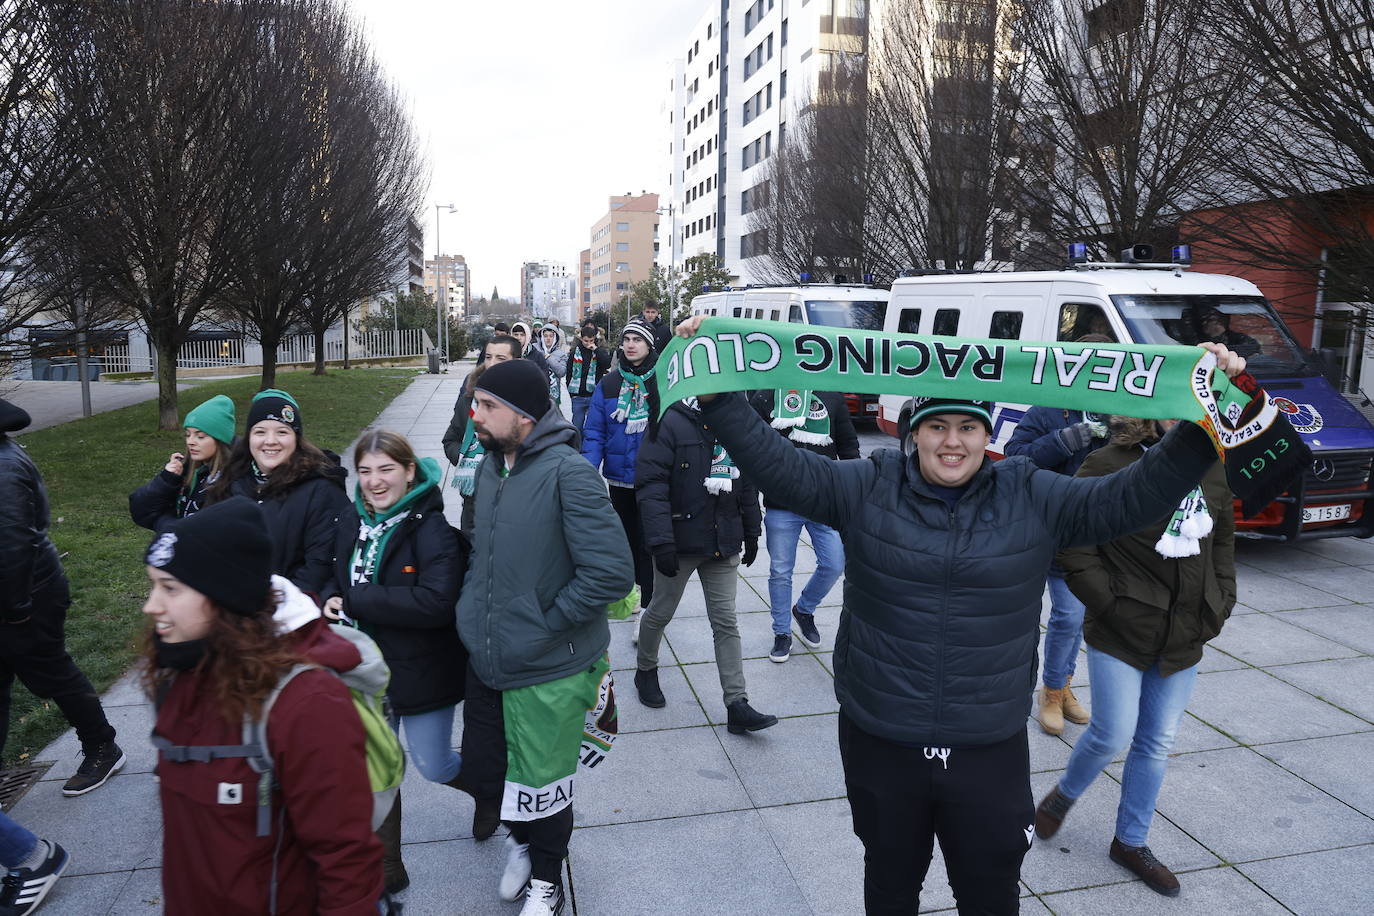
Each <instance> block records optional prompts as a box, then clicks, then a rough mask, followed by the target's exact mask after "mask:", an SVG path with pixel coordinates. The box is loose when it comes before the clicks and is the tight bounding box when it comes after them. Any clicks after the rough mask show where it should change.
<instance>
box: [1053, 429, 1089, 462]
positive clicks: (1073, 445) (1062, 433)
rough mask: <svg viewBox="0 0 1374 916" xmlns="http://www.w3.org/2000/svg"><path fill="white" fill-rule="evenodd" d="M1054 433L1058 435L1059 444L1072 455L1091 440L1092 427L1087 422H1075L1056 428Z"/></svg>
mask: <svg viewBox="0 0 1374 916" xmlns="http://www.w3.org/2000/svg"><path fill="white" fill-rule="evenodd" d="M1055 435H1056V436H1058V437H1059V444H1060V445H1062V446H1064V448H1065V450H1066V451H1068V453H1069V454H1070V455H1072V454H1073V453H1074V452H1076V451H1078V450H1079V449H1084V448H1087V447H1088V444H1089V443H1091V442H1092V441H1093V428H1092V426H1090V425H1089V424H1087V423H1075V424H1074V425H1073V426H1066V427H1064V428H1063V429H1060V430H1056V431H1055Z"/></svg>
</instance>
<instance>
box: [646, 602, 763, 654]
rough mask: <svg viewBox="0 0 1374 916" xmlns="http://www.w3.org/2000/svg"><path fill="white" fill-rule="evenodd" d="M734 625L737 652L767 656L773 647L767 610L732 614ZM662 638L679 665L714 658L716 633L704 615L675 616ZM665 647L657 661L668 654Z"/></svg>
mask: <svg viewBox="0 0 1374 916" xmlns="http://www.w3.org/2000/svg"><path fill="white" fill-rule="evenodd" d="M735 624H736V626H737V627H738V628H739V638H740V651H741V653H742V654H743V656H744V657H745V658H766V657H767V656H768V651H769V650H770V649H772V648H773V618H772V615H770V614H767V613H758V612H752V613H748V614H739V613H736V614H735ZM663 635H664V639H665V641H666V642H667V643H668V645H669V646H672V655H675V656H677V660H678V662H680V663H681V664H684V665H687V664H694V663H696V662H713V661H715V660H716V651H715V636H714V634H713V632H712V630H711V624H710V621H708V620H707V619H706V618H705V617H684V618H682V619H681V620H679V619H677V617H676V616H674V618H673V620H672V622H671V623H669V624H668V626H667V628H666V629H665V630H664V631H663ZM667 651H668V650H667V647H664V648H663V649H661V650H660V651H659V658H660V661H661V660H662V658H663V656H664V655H665V654H666V653H667Z"/></svg>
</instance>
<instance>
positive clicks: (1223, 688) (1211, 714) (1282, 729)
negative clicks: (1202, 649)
mask: <svg viewBox="0 0 1374 916" xmlns="http://www.w3.org/2000/svg"><path fill="white" fill-rule="evenodd" d="M1188 710H1189V711H1190V712H1192V714H1193V715H1195V716H1197V717H1198V718H1199V719H1201V720H1202V721H1203V722H1206V723H1207V724H1208V725H1211V726H1212V727H1213V728H1218V729H1220V730H1221V731H1223V732H1225V733H1226V734H1228V735H1230V736H1231V737H1232V738H1235V739H1236V740H1237V741H1239V742H1240V743H1242V744H1264V743H1266V742H1269V741H1283V740H1285V739H1290V738H1318V737H1323V736H1325V735H1343V734H1347V733H1349V732H1359V731H1367V730H1368V729H1370V728H1372V727H1374V726H1371V725H1370V724H1369V723H1368V722H1365V721H1363V720H1362V719H1357V718H1355V717H1354V716H1352V715H1350V714H1349V713H1345V712H1342V711H1341V710H1339V709H1337V708H1336V707H1334V706H1332V705H1330V704H1329V703H1323V702H1322V701H1321V700H1318V699H1316V698H1314V697H1312V696H1309V695H1308V694H1306V693H1303V692H1302V691H1301V690H1298V689H1297V688H1296V687H1293V686H1291V685H1289V684H1286V683H1284V682H1283V681H1280V680H1278V679H1277V678H1274V677H1270V676H1269V675H1268V674H1265V673H1264V672H1263V671H1256V670H1255V669H1253V668H1248V669H1245V670H1243V671H1217V672H1214V673H1212V674H1200V675H1198V678H1197V686H1196V687H1195V688H1194V690H1193V698H1192V700H1191V701H1190V702H1189V703H1188Z"/></svg>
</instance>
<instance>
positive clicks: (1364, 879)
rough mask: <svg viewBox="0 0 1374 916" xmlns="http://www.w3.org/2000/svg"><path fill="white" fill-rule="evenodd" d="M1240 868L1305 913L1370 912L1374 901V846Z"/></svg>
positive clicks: (1336, 915)
mask: <svg viewBox="0 0 1374 916" xmlns="http://www.w3.org/2000/svg"><path fill="white" fill-rule="evenodd" d="M1238 868H1239V870H1240V871H1241V872H1243V873H1244V874H1245V875H1246V876H1247V877H1248V878H1250V880H1252V881H1254V882H1255V883H1256V884H1258V885H1259V886H1260V887H1262V888H1264V889H1265V890H1266V891H1268V892H1269V893H1271V894H1273V895H1274V896H1275V897H1277V898H1278V899H1279V901H1280V902H1281V903H1283V904H1284V905H1285V906H1287V907H1289V908H1290V909H1292V910H1293V912H1295V913H1302V914H1303V916H1345V914H1348V913H1353V912H1355V911H1356V909H1363V910H1364V911H1365V912H1368V911H1369V906H1370V902H1371V901H1374V846H1356V847H1353V848H1349V849H1331V850H1328V851H1326V852H1309V853H1307V854H1306V855H1300V856H1284V857H1282V858H1278V859H1266V860H1264V861H1262V862H1250V863H1247V864H1245V865H1240V866H1238ZM1361 900H1363V901H1364V903H1363V904H1361V903H1359V902H1358V901H1361Z"/></svg>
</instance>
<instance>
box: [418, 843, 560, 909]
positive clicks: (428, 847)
mask: <svg viewBox="0 0 1374 916" xmlns="http://www.w3.org/2000/svg"><path fill="white" fill-rule="evenodd" d="M505 835H506V831H505V830H504V829H498V830H497V831H496V835H495V836H493V837H492V838H491V839H489V840H485V841H483V842H481V843H478V842H476V841H475V840H450V841H449V842H446V843H407V844H406V845H405V846H402V847H401V858H402V860H403V861H404V862H405V864H406V871H407V872H408V873H409V874H410V887H409V888H408V889H407V890H406V891H404V892H403V893H402V895H401V897H400V899H401V901H402V902H404V904H405V913H406V916H489V914H492V913H505V912H509V913H510V914H511V916H515V914H516V913H517V912H519V909H520V905H521V904H520V902H517V903H505V902H503V901H502V900H501V898H500V897H498V896H497V895H496V886H497V882H499V881H500V880H501V872H502V870H503V869H504V868H505V867H506V844H505V841H504V840H503V839H502V838H503V837H504V836H505ZM572 851H573V854H574V855H576V854H577V835H576V834H574V835H573V841H572ZM565 886H566V885H565ZM571 910H572V901H568V910H567V911H568V912H571Z"/></svg>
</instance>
